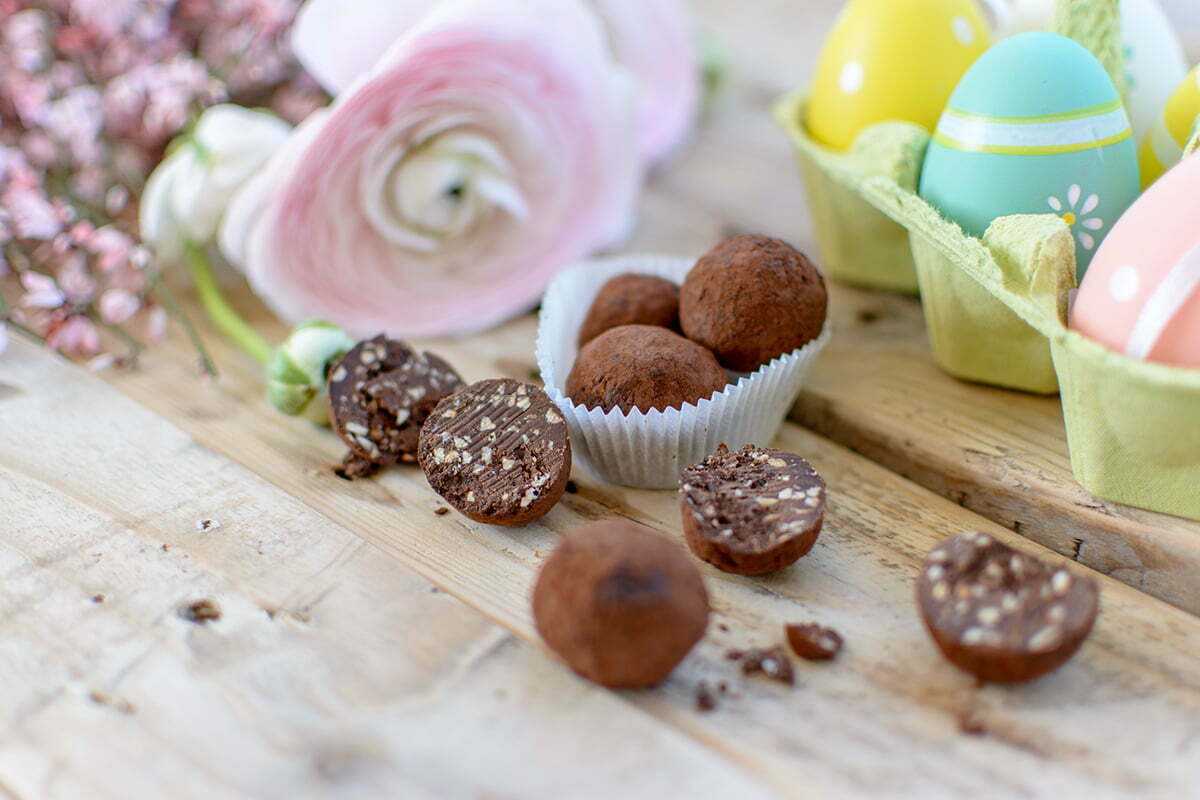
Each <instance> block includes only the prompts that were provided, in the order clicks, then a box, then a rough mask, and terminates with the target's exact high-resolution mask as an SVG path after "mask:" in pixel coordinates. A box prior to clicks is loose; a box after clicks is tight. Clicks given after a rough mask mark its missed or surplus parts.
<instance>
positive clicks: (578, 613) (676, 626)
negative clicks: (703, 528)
mask: <svg viewBox="0 0 1200 800" xmlns="http://www.w3.org/2000/svg"><path fill="white" fill-rule="evenodd" d="M708 610H709V609H708V593H707V592H706V591H705V590H704V582H703V581H702V580H701V578H700V572H699V570H697V569H696V567H695V565H694V564H693V563H692V561H691V559H689V558H688V556H687V554H686V553H684V551H683V550H682V549H681V548H680V547H679V546H677V545H675V544H673V543H672V542H671V541H669V540H668V539H666V538H665V537H663V536H661V535H660V534H658V533H655V532H654V531H652V530H650V529H649V528H644V527H642V526H641V525H635V524H633V523H632V522H626V521H624V520H615V519H605V520H600V521H598V522H593V523H591V524H590V525H587V526H585V527H583V528H580V529H579V530H577V531H575V532H574V533H572V534H570V535H569V536H568V537H567V538H566V539H565V540H564V541H563V543H562V544H561V545H559V546H558V549H557V550H555V551H554V553H553V554H552V555H551V556H550V558H549V559H547V560H546V563H545V565H544V566H543V567H542V571H541V573H540V574H539V575H538V579H537V585H536V586H535V587H534V590H533V618H534V622H535V623H536V624H537V629H538V633H539V634H541V637H542V639H544V640H545V642H546V644H547V645H549V646H550V649H551V650H553V651H554V652H555V653H558V655H559V656H561V657H562V659H563V660H564V661H566V662H567V664H568V665H569V666H570V667H571V669H573V670H575V671H576V672H578V673H579V674H580V675H582V676H584V677H585V678H588V679H589V680H593V681H595V682H596V683H599V684H601V685H602V686H609V687H612V688H623V689H641V688H648V687H651V686H655V685H657V684H659V683H661V682H662V681H664V680H666V678H667V676H668V675H670V674H671V670H673V669H675V666H676V665H677V664H678V663H679V662H680V661H682V660H683V657H684V656H686V655H687V654H688V651H689V650H691V649H692V646H693V645H695V644H696V642H698V641H699V640H700V638H701V637H702V636H703V635H704V630H705V628H707V627H708Z"/></svg>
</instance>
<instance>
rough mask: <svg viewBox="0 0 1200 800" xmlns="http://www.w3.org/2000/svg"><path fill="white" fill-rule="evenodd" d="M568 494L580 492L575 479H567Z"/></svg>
mask: <svg viewBox="0 0 1200 800" xmlns="http://www.w3.org/2000/svg"><path fill="white" fill-rule="evenodd" d="M567 494H579V486H578V485H576V483H575V481H567Z"/></svg>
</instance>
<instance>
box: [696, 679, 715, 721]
mask: <svg viewBox="0 0 1200 800" xmlns="http://www.w3.org/2000/svg"><path fill="white" fill-rule="evenodd" d="M716 708H717V698H715V697H713V693H712V690H711V689H709V687H708V684H707V683H705V682H703V681H701V683H700V685H699V686H697V687H696V710H697V711H700V712H703V713H707V712H709V711H715V710H716Z"/></svg>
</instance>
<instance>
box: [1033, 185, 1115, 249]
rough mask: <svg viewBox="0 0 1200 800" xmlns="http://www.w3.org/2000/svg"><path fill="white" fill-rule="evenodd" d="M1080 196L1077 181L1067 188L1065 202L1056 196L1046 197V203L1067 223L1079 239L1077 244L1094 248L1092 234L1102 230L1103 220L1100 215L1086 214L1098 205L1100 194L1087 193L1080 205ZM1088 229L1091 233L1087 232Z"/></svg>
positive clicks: (1081, 190) (1094, 240) (1085, 247)
mask: <svg viewBox="0 0 1200 800" xmlns="http://www.w3.org/2000/svg"><path fill="white" fill-rule="evenodd" d="M1082 197H1083V189H1082V188H1081V187H1080V186H1079V184H1078V183H1073V184H1071V188H1069V189H1067V194H1066V202H1065V203H1064V202H1063V201H1062V200H1060V199H1059V198H1057V197H1048V198H1046V204H1047V205H1049V206H1050V208H1051V210H1053V211H1054V213H1055V214H1058V215H1059V216H1060V217H1062V221H1063V222H1065V223H1067V227H1068V228H1070V229H1071V232H1072V233H1074V234H1075V236H1076V238H1078V239H1079V244H1080V245H1081V246H1082V247H1083V249H1084V250H1095V249H1096V237H1095V236H1093V235H1092V234H1094V233H1096V232H1097V231H1102V230H1104V220H1102V219H1101V218H1100V217H1089V216H1088V214H1091V213H1092V212H1093V211H1095V210H1096V208H1097V206H1099V205H1100V195H1098V194H1090V195H1088V197H1087V199H1086V200H1084V201H1083V205H1082V206H1081V205H1079V200H1080V198H1082ZM1088 231H1091V232H1092V233H1088Z"/></svg>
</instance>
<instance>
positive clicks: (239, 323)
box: [185, 242, 274, 365]
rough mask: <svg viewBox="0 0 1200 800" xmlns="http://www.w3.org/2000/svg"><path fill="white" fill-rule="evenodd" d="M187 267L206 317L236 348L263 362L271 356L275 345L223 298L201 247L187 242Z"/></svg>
mask: <svg viewBox="0 0 1200 800" xmlns="http://www.w3.org/2000/svg"><path fill="white" fill-rule="evenodd" d="M185 252H186V256H187V261H188V266H189V267H190V269H191V273H192V282H193V283H195V284H196V292H197V293H198V294H199V295H200V304H201V305H202V306H204V310H205V312H207V313H208V318H209V319H210V320H212V322H213V324H214V325H216V326H217V328H219V329H220V331H221V333H223V334H225V336H227V337H228V338H229V340H230V341H232V342H233V343H234V344H236V345H237V346H238V347H240V348H241V349H242V350H244V351H245V352H246V354H247V355H249V356H250V357H251V358H253V359H254V360H255V361H257V362H258V363H260V364H264V365H265V364H266V363H267V361H268V360H269V359H270V358H271V353H272V352H273V351H274V348H273V347H271V345H269V344H267V341H266V340H265V339H263V338H262V337H261V336H259V335H258V334H257V333H255V332H254V329H253V328H251V327H250V326H249V325H248V324H247V323H246V320H244V319H242V318H241V316H239V315H238V313H237V312H236V311H234V310H233V306H231V305H229V301H227V300H226V299H225V295H224V294H222V292H221V288H220V287H219V286H218V285H217V282H216V280H215V279H214V278H213V274H212V268H211V267H210V266H209V263H208V256H207V255H206V254H205V252H204V248H203V247H200V246H199V245H196V244H193V243H190V242H189V243H188V245H187V247H186V251H185Z"/></svg>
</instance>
